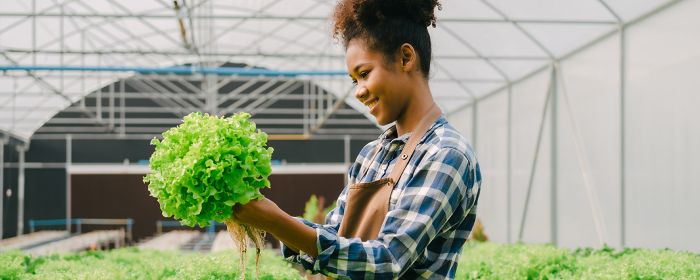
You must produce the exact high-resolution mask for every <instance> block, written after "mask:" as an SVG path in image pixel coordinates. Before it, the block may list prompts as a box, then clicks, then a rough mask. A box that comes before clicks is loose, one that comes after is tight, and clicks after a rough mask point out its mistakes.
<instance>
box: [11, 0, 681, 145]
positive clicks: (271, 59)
mask: <svg viewBox="0 0 700 280" xmlns="http://www.w3.org/2000/svg"><path fill="white" fill-rule="evenodd" d="M441 2H442V6H443V9H442V10H441V11H438V12H437V18H438V21H437V28H434V29H433V28H430V32H431V36H432V40H433V57H434V60H433V66H432V69H433V73H432V74H431V77H430V83H431V89H432V92H433V95H434V97H435V98H436V100H437V101H438V103H439V104H440V106H441V107H442V109H443V110H444V111H445V112H448V113H449V112H452V111H454V110H457V109H459V108H461V107H464V106H466V105H468V104H471V103H473V102H475V101H477V100H479V99H481V98H484V97H485V96H488V95H489V94H491V93H493V92H497V91H499V90H502V89H504V88H507V87H508V86H509V85H511V84H513V83H515V82H517V81H519V80H522V79H525V78H527V77H528V76H529V75H532V74H533V73H535V72H538V71H540V70H542V69H545V68H546V67H548V66H549V65H551V64H552V63H553V62H556V61H558V60H560V59H562V58H565V57H568V56H570V55H572V54H573V53H576V52H578V51H580V50H582V49H585V48H586V47H588V46H590V45H593V44H595V43H596V42H598V41H600V40H601V39H602V38H605V37H607V36H610V35H611V34H615V33H616V32H618V30H619V29H620V28H621V27H622V26H624V25H626V24H630V23H633V22H635V21H637V20H639V19H641V18H644V17H646V16H648V15H649V14H652V13H654V12H656V11H658V10H661V9H663V8H665V7H667V6H670V5H671V4H673V3H676V2H677V1H667V0H614V1H613V0H598V1H595V0H537V1H536V0H528V1H522V0H483V1H476V0H460V1H457V0H449V1H448V0H443V1H441ZM334 4H335V1H321V0H294V1H283V0H272V1H270V0H265V1H258V0H256V1H252V0H247V1H215V0H209V1H207V0H203V1H185V0H176V1H165V0H140V1H125V0H121V1H117V0H90V1H87V0H63V1H62V0H54V1H25V0H11V1H1V2H0V68H1V69H3V70H4V71H3V74H2V75H0V100H1V101H0V131H4V132H6V134H9V135H13V136H14V137H16V138H19V139H23V140H27V139H29V138H30V137H32V135H34V134H35V132H36V131H37V130H38V129H39V128H40V127H42V126H43V125H44V124H45V123H46V122H48V121H49V120H50V119H51V118H52V117H54V116H55V115H56V114H57V113H59V112H61V111H62V110H64V109H66V108H68V107H69V106H71V105H74V104H76V103H77V104H80V102H81V100H83V98H84V97H85V96H88V95H89V94H90V93H92V92H95V90H97V89H102V88H104V87H105V86H107V85H110V84H114V83H115V82H116V81H119V80H124V79H127V78H129V77H133V76H136V75H152V74H148V73H147V72H149V71H140V70H139V69H150V71H151V72H154V71H157V70H158V69H161V70H162V69H165V70H163V71H165V72H168V73H166V74H165V75H168V76H169V77H173V78H180V79H183V80H186V79H200V80H202V81H204V80H206V79H207V77H210V76H211V75H223V76H231V77H237V76H241V75H242V74H241V72H240V71H239V72H236V71H238V70H235V69H230V70H231V72H229V73H218V72H217V73H207V72H206V71H193V72H192V73H185V74H183V73H174V70H173V71H169V70H168V69H170V70H172V68H173V67H182V66H183V65H196V67H192V66H190V68H193V69H199V70H202V69H206V68H207V67H208V68H212V67H219V68H220V66H221V65H222V64H223V63H227V62H231V63H240V64H244V65H250V66H254V67H255V68H262V69H267V70H269V71H270V73H266V74H265V73H263V74H260V73H258V76H253V78H255V77H260V79H263V78H269V76H275V77H278V76H282V74H284V73H287V74H289V73H291V76H292V77H294V78H296V79H299V80H311V81H313V83H314V84H316V85H319V86H321V87H322V88H323V89H325V90H327V91H329V92H331V93H332V94H333V95H335V97H336V98H334V99H332V100H340V101H342V100H345V102H346V103H347V104H348V105H349V106H351V107H352V108H354V109H356V110H358V111H360V112H361V113H363V114H365V115H366V116H369V115H368V113H367V109H366V108H365V107H364V106H362V104H360V103H359V102H357V101H356V100H355V99H354V98H352V96H351V95H352V94H349V93H351V92H352V89H353V86H352V84H351V83H350V79H349V78H348V77H347V75H345V74H344V71H345V69H346V68H345V60H344V51H343V49H342V46H340V45H339V44H338V43H337V42H335V41H334V39H333V38H332V37H331V35H330V20H329V15H330V13H331V11H332V9H333V6H334ZM13 67H14V68H13ZM154 69H155V70H154ZM61 70H62V71H61ZM239 70H240V69H239ZM149 73H150V72H149ZM185 77H187V78H185ZM214 81H217V80H214ZM200 84H206V83H205V82H201V83H200ZM216 86H217V84H216V82H214V83H213V84H210V86H209V88H211V87H216ZM173 94H174V95H177V94H180V93H178V92H173ZM348 96H350V98H348ZM174 98H175V97H174ZM202 100H204V101H203V102H200V103H202V104H201V106H199V107H197V106H195V107H197V108H198V109H200V110H204V111H210V112H213V113H217V111H216V108H218V106H217V105H216V104H214V105H211V104H212V103H211V102H213V103H216V100H213V101H211V100H210V101H206V96H202ZM329 100H330V99H329ZM319 104H320V103H319ZM195 105H196V104H195ZM334 105H337V104H333V102H329V104H327V106H328V107H327V108H326V107H322V108H324V109H328V110H332V109H333V108H335V107H341V106H334ZM86 110H87V111H89V112H91V113H93V114H94V110H93V111H90V110H91V109H90V108H87V109H86ZM96 117H98V116H96ZM320 120H321V119H320V118H319V119H317V120H316V121H320Z"/></svg>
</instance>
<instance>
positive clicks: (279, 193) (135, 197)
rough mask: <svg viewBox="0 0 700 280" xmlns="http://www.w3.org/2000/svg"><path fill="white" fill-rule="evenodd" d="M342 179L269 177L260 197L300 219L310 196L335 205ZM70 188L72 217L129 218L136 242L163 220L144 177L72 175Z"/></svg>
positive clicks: (340, 176) (338, 176)
mask: <svg viewBox="0 0 700 280" xmlns="http://www.w3.org/2000/svg"><path fill="white" fill-rule="evenodd" d="M344 176H345V175H344V174H304V175H297V174H295V175H272V176H270V182H271V185H272V188H270V189H265V190H263V192H262V193H263V194H264V195H265V196H266V197H267V198H269V199H270V200H272V201H274V202H275V203H277V205H279V206H280V208H282V210H284V211H286V212H287V213H289V214H290V215H292V216H301V215H302V214H303V212H304V204H305V203H306V201H307V200H308V199H309V197H310V196H311V194H316V195H318V196H324V197H325V198H326V201H329V202H331V201H335V199H336V198H337V197H338V195H339V194H340V192H341V191H342V189H343V180H344ZM71 185H72V198H71V199H72V205H71V206H72V207H71V211H72V216H73V217H79V218H113V219H124V218H132V219H134V221H135V224H134V228H133V235H134V239H135V240H139V239H141V238H144V237H148V236H152V235H153V234H154V233H155V231H156V227H155V222H156V221H158V220H165V218H164V217H163V216H162V215H161V212H160V208H159V207H158V202H157V201H156V200H155V198H153V197H151V196H150V195H149V193H148V189H147V187H146V185H145V184H144V183H143V175H135V174H125V175H111V174H110V175H72V176H71ZM84 228H85V229H89V228H88V227H84ZM275 245H276V243H275Z"/></svg>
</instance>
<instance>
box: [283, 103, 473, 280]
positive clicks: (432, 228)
mask: <svg viewBox="0 0 700 280" xmlns="http://www.w3.org/2000/svg"><path fill="white" fill-rule="evenodd" d="M409 136H410V134H405V135H402V136H401V137H396V128H395V127H391V128H389V129H388V130H387V131H385V132H384V133H383V134H382V135H381V136H380V137H379V139H377V140H375V141H372V142H370V143H369V144H367V145H366V146H365V147H364V148H363V149H362V151H361V152H360V154H359V155H358V157H357V160H355V163H354V164H353V165H352V166H351V167H350V170H349V172H348V183H349V185H350V184H355V183H361V182H371V181H375V180H378V179H381V178H384V177H388V176H389V173H390V172H391V170H392V169H393V167H394V163H395V162H396V159H397V158H398V155H400V153H401V149H402V148H403V146H404V145H405V144H406V142H407V140H408V137H409ZM378 145H380V146H381V148H379V147H377V146H378ZM378 148H379V150H378ZM377 150H378V152H379V154H378V155H377V157H376V158H375V160H374V161H373V162H370V161H371V160H372V156H373V153H374V152H376V151H377ZM366 169H367V172H366V175H365V176H364V177H363V178H358V176H361V174H365V170H366ZM480 189H481V174H480V171H479V164H478V162H477V160H476V157H475V154H474V151H473V149H472V147H471V146H470V145H469V144H468V143H467V141H466V139H465V138H464V137H463V136H462V135H460V134H459V133H458V132H457V130H455V129H454V128H453V127H452V126H451V125H450V124H449V123H448V122H447V120H445V118H444V117H442V116H441V117H440V118H439V119H438V120H437V121H436V122H435V123H433V125H432V127H431V128H430V129H429V130H428V131H427V132H426V134H425V136H423V139H421V141H420V142H419V144H418V146H417V147H416V149H415V152H414V154H413V156H412V157H411V159H410V161H409V163H408V166H407V167H406V169H405V170H404V173H403V175H402V176H401V179H400V180H399V182H398V183H397V184H396V186H395V187H394V190H393V191H392V193H391V199H390V205H389V212H388V213H387V215H386V218H385V220H384V224H383V225H382V228H381V230H380V232H379V236H378V237H377V239H376V240H368V241H364V242H363V241H362V240H360V239H359V238H344V237H341V236H339V235H338V228H339V226H340V222H341V220H342V219H343V214H344V210H345V201H346V199H347V193H348V187H347V186H346V187H345V189H344V190H343V191H342V193H341V194H340V196H339V197H338V201H337V202H336V208H335V209H333V210H332V211H331V212H330V213H328V216H326V220H325V224H322V225H319V224H314V223H311V222H309V221H306V220H303V219H299V220H301V221H302V222H304V223H305V224H306V225H308V226H311V227H313V228H315V229H316V235H317V242H316V247H317V249H318V256H317V257H316V258H315V259H314V258H312V257H311V256H309V255H307V254H304V253H302V254H297V253H295V252H294V251H292V250H290V249H289V248H287V247H286V246H284V245H283V246H282V253H283V255H284V257H285V258H286V259H287V260H290V261H294V262H298V263H301V264H302V265H303V266H304V268H305V269H307V270H311V271H312V272H314V273H323V274H325V275H328V276H330V277H333V278H340V279H396V278H402V279H446V278H447V279H453V278H454V275H455V271H456V270H457V263H458V261H459V255H460V253H461V251H462V246H463V245H464V243H465V242H466V241H467V238H468V237H469V233H470V232H471V229H472V227H473V226H474V221H475V220H476V208H477V207H476V205H477V201H478V200H479V190H480Z"/></svg>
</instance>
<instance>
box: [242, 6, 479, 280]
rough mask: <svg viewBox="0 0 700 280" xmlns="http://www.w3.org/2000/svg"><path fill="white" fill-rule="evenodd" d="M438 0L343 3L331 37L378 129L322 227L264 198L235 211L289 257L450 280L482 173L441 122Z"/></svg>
mask: <svg viewBox="0 0 700 280" xmlns="http://www.w3.org/2000/svg"><path fill="white" fill-rule="evenodd" d="M436 7H438V8H439V7H440V5H439V3H438V2H437V1H436V0H423V1H419V0H411V1H398V0H345V1H340V3H339V4H338V6H337V7H336V9H335V13H334V18H333V19H334V22H335V24H334V28H333V34H334V36H335V37H336V38H338V39H341V40H342V42H343V45H344V46H345V49H346V54H345V57H346V60H345V62H346V64H347V68H348V72H349V74H350V78H351V79H352V82H353V83H354V84H355V85H356V88H355V97H356V98H357V99H358V100H359V101H361V102H362V103H363V104H365V105H366V106H368V107H369V108H370V113H371V114H372V115H373V116H375V117H376V118H377V122H378V123H379V124H381V125H388V124H391V123H395V124H394V125H393V126H391V127H390V128H389V129H387V130H386V131H385V132H384V133H382V134H381V135H380V137H379V139H377V140H375V141H372V142H370V143H369V144H367V145H366V146H365V147H364V148H363V149H362V151H361V152H360V154H359V155H358V157H357V159H356V160H355V163H354V164H353V165H352V166H351V168H350V170H349V172H348V185H347V186H345V188H344V189H343V191H342V193H341V194H340V196H339V197H338V200H337V202H336V205H337V206H336V208H335V209H333V210H332V211H331V212H330V213H329V214H328V216H327V217H326V219H325V223H323V224H315V223H312V222H309V221H306V220H303V219H295V218H292V217H291V216H289V215H288V214H287V213H285V212H284V211H282V210H280V209H279V207H277V205H276V204H275V203H274V202H272V201H270V200H268V199H263V200H260V201H252V202H250V203H248V204H246V205H242V206H239V205H237V206H235V207H234V208H235V210H234V216H235V218H236V219H238V221H240V222H242V223H245V224H250V225H252V226H254V227H258V228H261V229H263V230H265V231H267V232H269V233H271V234H273V235H275V236H276V237H277V238H278V239H279V240H281V241H282V242H283V243H284V246H283V248H282V251H283V254H284V256H285V257H286V258H287V259H289V260H292V261H296V262H299V263H301V264H302V265H303V266H304V267H305V268H306V269H307V270H311V271H312V272H314V273H322V274H324V275H327V276H330V277H333V278H343V279H346V278H350V279H396V278H405V279H418V278H421V279H453V278H454V276H455V271H456V269H457V264H458V259H459V255H460V253H461V251H462V246H463V245H464V243H465V241H466V240H467V238H468V236H469V233H470V232H471V229H472V227H473V226H474V222H475V219H476V205H477V202H478V200H479V193H480V189H481V173H480V170H479V164H478V163H477V160H476V156H475V154H474V151H473V149H472V147H471V146H470V145H469V144H468V143H467V141H466V139H465V138H464V137H462V135H460V134H459V133H458V132H457V131H456V130H455V129H454V128H453V127H452V126H451V125H450V124H449V123H448V122H447V120H446V119H445V118H444V117H443V116H442V113H441V111H440V109H438V107H437V105H436V103H435V101H434V100H433V97H432V94H431V91H430V87H429V85H428V77H429V71H430V56H431V46H430V35H429V34H428V30H427V27H428V26H435V16H434V9H435V8H436Z"/></svg>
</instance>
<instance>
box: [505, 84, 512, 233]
mask: <svg viewBox="0 0 700 280" xmlns="http://www.w3.org/2000/svg"><path fill="white" fill-rule="evenodd" d="M512 89H513V87H511V86H509V87H508V116H507V122H508V131H507V132H506V133H507V136H506V138H507V139H506V142H507V144H506V145H508V147H507V148H506V151H507V153H508V154H507V158H506V176H507V179H506V180H507V183H506V188H507V190H506V192H507V194H506V211H507V212H506V222H507V223H508V225H507V226H506V230H507V234H506V238H507V240H508V243H511V242H513V240H512V237H511V232H512V217H511V216H512V209H511V208H512V206H511V204H512V203H511V196H512V191H513V180H512V177H513V169H512V150H513V149H512V146H511V144H512V138H513V90H512Z"/></svg>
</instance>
